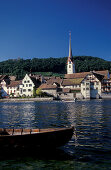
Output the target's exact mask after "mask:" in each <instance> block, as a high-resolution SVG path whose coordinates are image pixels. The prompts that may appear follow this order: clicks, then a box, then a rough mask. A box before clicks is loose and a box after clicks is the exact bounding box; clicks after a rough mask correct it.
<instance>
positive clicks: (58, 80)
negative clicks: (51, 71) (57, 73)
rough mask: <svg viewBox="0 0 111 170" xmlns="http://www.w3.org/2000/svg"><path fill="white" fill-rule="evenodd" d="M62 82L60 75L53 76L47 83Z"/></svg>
mask: <svg viewBox="0 0 111 170" xmlns="http://www.w3.org/2000/svg"><path fill="white" fill-rule="evenodd" d="M61 82H62V79H61V78H60V77H51V78H50V79H49V80H47V84H53V83H58V84H60V83H61Z"/></svg>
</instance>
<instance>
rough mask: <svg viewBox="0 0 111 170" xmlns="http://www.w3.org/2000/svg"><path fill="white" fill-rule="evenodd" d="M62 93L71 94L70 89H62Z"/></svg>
mask: <svg viewBox="0 0 111 170" xmlns="http://www.w3.org/2000/svg"><path fill="white" fill-rule="evenodd" d="M62 92H63V93H69V92H70V88H63V89H62Z"/></svg>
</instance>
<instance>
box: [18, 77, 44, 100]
mask: <svg viewBox="0 0 111 170" xmlns="http://www.w3.org/2000/svg"><path fill="white" fill-rule="evenodd" d="M41 82H42V79H41V78H40V77H38V76H36V75H28V74H26V75H25V77H24V79H23V80H22V85H21V86H20V96H27V97H28V96H33V90H34V88H35V89H36V88H38V87H39V86H40V84H41Z"/></svg>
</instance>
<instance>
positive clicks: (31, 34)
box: [0, 0, 111, 61]
mask: <svg viewBox="0 0 111 170" xmlns="http://www.w3.org/2000/svg"><path fill="white" fill-rule="evenodd" d="M69 31H71V35H72V37H71V38H72V54H73V55H74V56H78V55H87V56H88V55H89V56H94V57H100V58H103V59H105V60H108V61H111V0H0V61H3V60H7V59H17V58H18V57H20V58H24V59H27V58H33V57H37V58H46V57H65V56H68V50H69V49H68V48H69Z"/></svg>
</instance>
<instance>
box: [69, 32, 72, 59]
mask: <svg viewBox="0 0 111 170" xmlns="http://www.w3.org/2000/svg"><path fill="white" fill-rule="evenodd" d="M69 58H72V49H71V31H70V32H69Z"/></svg>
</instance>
